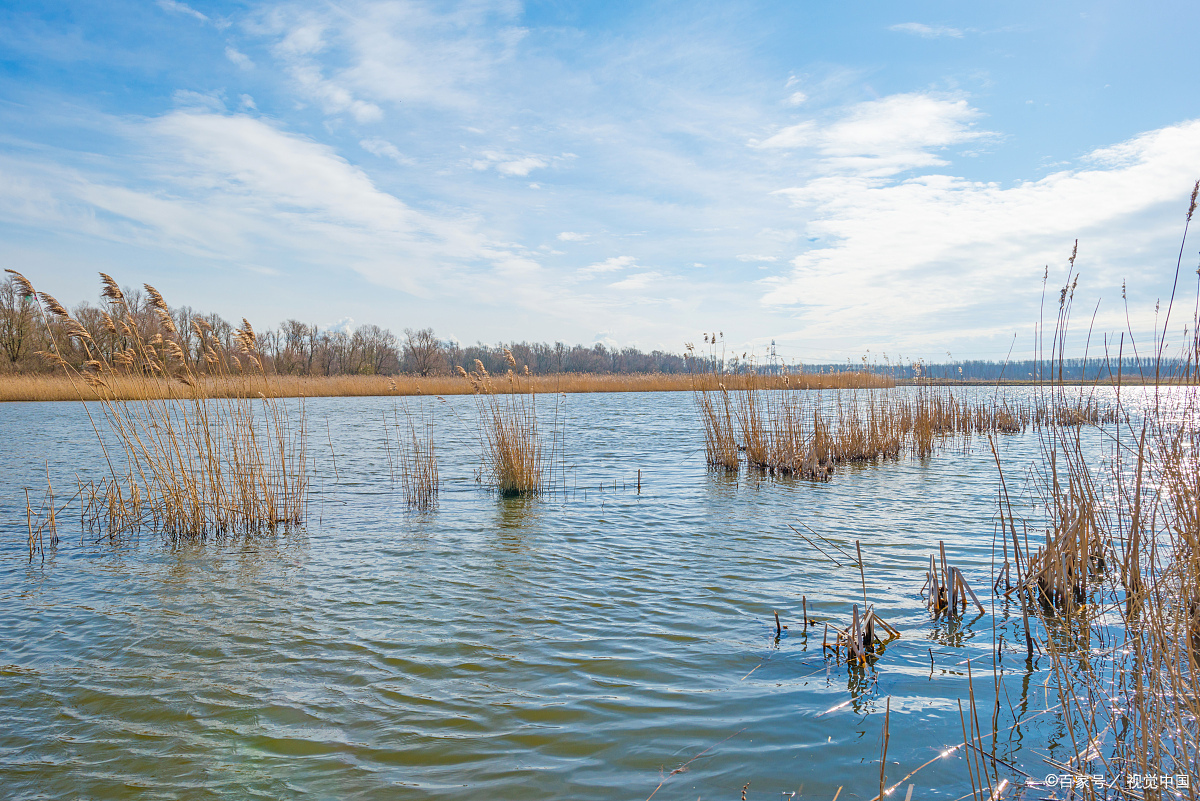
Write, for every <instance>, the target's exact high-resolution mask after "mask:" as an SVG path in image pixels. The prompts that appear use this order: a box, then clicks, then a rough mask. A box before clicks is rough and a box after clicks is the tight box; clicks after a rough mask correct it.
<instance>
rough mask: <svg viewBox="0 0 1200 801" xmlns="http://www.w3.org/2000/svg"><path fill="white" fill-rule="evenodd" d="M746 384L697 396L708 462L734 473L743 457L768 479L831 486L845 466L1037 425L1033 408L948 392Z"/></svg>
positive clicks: (787, 381)
mask: <svg viewBox="0 0 1200 801" xmlns="http://www.w3.org/2000/svg"><path fill="white" fill-rule="evenodd" d="M740 383H741V386H742V389H741V390H738V391H732V392H731V391H730V390H729V389H727V388H725V387H724V386H723V385H718V391H717V392H712V391H709V390H706V389H697V390H696V391H695V392H694V395H695V401H696V408H697V411H698V412H699V416H700V422H701V425H702V426H703V429H704V442H705V454H706V458H707V461H708V463H709V465H710V466H713V467H718V468H721V469H725V470H730V471H733V470H737V469H738V468H739V466H740V462H741V459H740V455H739V451H740V452H744V454H745V461H746V464H747V465H748V466H749V467H751V468H753V469H757V470H760V471H762V472H765V473H770V474H774V475H781V476H787V475H793V476H799V477H802V478H808V479H814V480H828V479H829V478H830V477H831V475H832V473H833V470H834V466H835V465H836V464H839V463H843V462H870V461H877V460H880V459H894V458H898V457H899V456H900V455H901V454H902V453H911V454H912V455H914V456H917V457H926V456H929V455H931V454H932V453H933V452H934V451H935V450H936V449H937V448H938V447H941V446H944V445H946V444H948V443H949V442H951V441H953V440H955V439H957V440H958V441H961V442H966V441H967V440H969V439H970V438H971V437H973V436H976V435H981V434H987V433H1013V432H1019V431H1023V430H1025V429H1026V428H1027V427H1028V426H1029V425H1030V424H1031V422H1032V421H1033V420H1034V418H1035V414H1034V410H1033V408H1032V407H1031V406H1022V405H1018V404H1015V403H1011V402H1007V401H1004V402H1001V401H999V400H998V399H993V400H990V401H989V400H974V401H971V400H968V399H966V397H965V396H962V395H961V394H960V393H961V390H956V389H952V388H945V387H938V388H933V387H919V388H916V389H913V390H908V391H905V392H902V393H897V392H892V391H890V390H887V389H868V390H859V389H835V390H834V391H833V392H832V393H823V394H821V395H817V394H808V393H796V392H789V391H788V390H789V389H791V388H792V387H791V385H790V379H789V378H788V377H784V378H783V379H782V381H780V382H769V383H768V382H763V383H765V384H767V385H768V386H772V385H773V386H775V387H778V388H769V389H767V388H764V387H763V386H762V385H760V384H759V382H758V380H757V377H756V376H754V375H753V374H751V375H749V376H746V377H744V378H743V380H742V381H741V382H740Z"/></svg>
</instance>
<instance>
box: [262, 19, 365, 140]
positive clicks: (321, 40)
mask: <svg viewBox="0 0 1200 801" xmlns="http://www.w3.org/2000/svg"><path fill="white" fill-rule="evenodd" d="M251 30H253V31H264V32H269V33H272V34H275V35H277V36H280V37H281V38H279V40H278V41H277V42H276V43H275V45H274V46H273V47H272V48H271V52H272V53H274V55H275V57H276V58H278V59H279V60H280V61H281V62H283V65H284V68H285V70H286V72H287V73H288V75H289V76H290V77H291V79H292V82H293V83H294V84H295V86H296V88H297V90H298V91H299V92H300V93H301V94H302V95H304V96H305V97H307V98H309V99H310V100H313V101H315V102H317V103H319V104H320V105H321V108H322V110H323V111H324V112H325V113H326V114H329V115H336V114H349V115H350V116H352V117H353V118H354V119H355V120H356V121H358V122H360V123H367V122H377V121H378V120H380V119H382V118H383V109H381V108H380V107H379V106H378V105H376V104H375V103H372V102H370V101H367V100H363V99H362V98H359V97H356V96H355V94H354V92H353V91H352V90H351V88H349V87H348V85H347V82H346V81H344V80H342V79H340V78H337V77H335V78H328V77H326V75H325V73H324V70H323V69H322V67H321V65H320V63H319V61H318V60H317V56H319V55H320V54H322V53H323V52H324V51H325V50H326V49H328V47H329V44H328V43H327V42H326V40H325V33H326V24H325V23H324V21H322V20H321V19H320V18H319V17H318V16H316V15H314V14H312V13H307V12H306V13H302V14H300V15H299V17H298V18H294V17H291V16H290V15H289V13H288V11H287V10H285V9H279V8H277V9H274V10H273V11H272V12H270V13H268V15H267V17H266V21H265V22H264V23H262V25H260V26H252V28H251Z"/></svg>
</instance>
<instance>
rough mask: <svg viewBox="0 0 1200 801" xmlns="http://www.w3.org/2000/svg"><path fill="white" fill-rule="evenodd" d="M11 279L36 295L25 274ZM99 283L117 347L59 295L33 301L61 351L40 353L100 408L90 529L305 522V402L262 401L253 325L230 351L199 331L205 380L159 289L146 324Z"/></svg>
mask: <svg viewBox="0 0 1200 801" xmlns="http://www.w3.org/2000/svg"><path fill="white" fill-rule="evenodd" d="M9 272H12V271H9ZM13 275H14V276H15V277H16V278H17V279H18V280H19V282H20V283H21V284H22V285H23V286H25V287H26V288H27V289H28V291H29V292H31V293H32V292H33V291H34V290H33V287H32V285H31V284H30V283H29V282H28V280H27V279H25V278H24V276H20V275H19V274H17V273H13ZM101 278H102V282H103V285H104V291H103V296H104V298H105V299H106V301H107V302H108V312H106V314H107V315H108V317H107V319H108V320H109V322H110V324H111V328H110V331H111V332H112V333H113V335H114V338H113V343H111V344H109V345H103V346H102V344H101V343H98V342H97V341H96V340H95V339H94V338H93V335H92V334H91V333H89V332H88V330H87V329H86V328H84V327H83V326H82V325H81V324H80V323H79V322H78V321H76V320H74V319H72V318H71V316H70V314H69V313H68V312H67V311H66V309H65V308H63V307H62V305H61V304H59V303H58V302H57V301H56V300H54V298H52V297H50V296H49V295H46V294H45V293H39V294H38V295H37V297H39V298H40V299H41V301H42V304H41V319H42V322H43V324H45V325H46V328H47V330H48V331H49V332H50V335H51V341H52V343H53V344H52V346H51V349H50V350H49V351H47V352H44V353H43V354H42V356H43V357H44V358H45V359H46V360H47V361H49V362H50V363H51V364H53V365H55V366H56V367H57V368H58V370H59V372H60V376H61V378H60V380H62V381H66V382H67V383H68V384H69V385H70V387H71V388H72V391H73V392H74V393H75V396H76V399H78V400H80V401H96V402H97V403H95V408H96V413H95V414H93V407H92V405H89V404H87V403H85V404H84V407H83V408H84V412H85V414H86V415H87V416H88V418H89V420H90V421H91V423H92V427H93V430H94V432H95V434H96V436H97V439H98V441H99V444H100V447H101V450H102V452H103V454H104V457H105V460H106V464H107V466H108V474H107V475H106V476H104V477H103V478H100V479H98V480H97V481H95V482H93V483H92V485H91V488H90V490H88V491H87V492H85V491H84V489H83V488H82V487H81V490H80V496H81V497H83V498H84V499H85V500H84V501H83V503H82V512H83V520H84V523H85V526H87V527H89V528H91V529H92V530H93V531H95V532H98V533H99V532H102V533H103V534H104V535H105V536H108V537H110V538H113V539H117V538H120V537H123V536H125V535H127V534H130V533H132V532H135V531H138V530H140V529H142V528H146V527H148V528H151V529H153V530H155V531H157V532H160V533H161V534H163V535H164V536H167V537H169V538H176V539H204V538H206V537H209V536H220V535H227V534H251V533H255V532H261V531H266V530H275V529H277V528H278V527H280V526H291V525H299V524H302V523H303V520H304V514H305V506H306V498H307V488H308V477H307V461H306V427H305V415H304V406H303V400H301V402H300V403H299V404H296V405H295V410H293V409H292V408H289V405H285V404H284V403H281V402H279V401H276V400H274V399H270V398H267V397H265V395H264V393H263V391H262V390H263V389H265V388H266V375H265V373H264V372H263V369H262V357H261V356H260V355H259V353H258V348H257V338H256V335H255V333H254V329H253V328H252V327H251V326H250V324H249V323H248V322H246V321H245V320H243V321H242V326H241V327H240V328H239V329H237V330H236V331H235V333H234V337H233V340H232V341H231V342H228V343H226V342H223V341H221V340H220V339H219V338H217V337H215V336H213V333H212V331H211V329H210V328H209V327H207V325H205V324H204V323H202V322H197V323H195V324H194V328H193V331H192V332H191V333H192V334H193V335H194V336H195V339H196V341H197V342H198V343H199V345H198V352H200V353H202V354H203V356H202V363H203V364H204V370H205V372H204V373H201V372H200V367H199V365H200V363H201V362H197V361H195V360H192V359H190V358H189V356H188V351H187V350H185V348H184V344H183V342H184V340H183V339H182V338H181V336H180V332H179V331H178V330H177V328H176V326H175V323H174V320H173V318H172V316H171V313H170V309H169V308H168V307H167V305H166V302H165V301H164V300H163V298H162V296H161V295H160V294H159V293H158V292H157V291H156V290H155V289H154V288H153V287H151V286H148V285H147V286H146V292H147V294H148V295H149V297H150V306H151V309H150V310H151V312H152V314H151V316H150V317H146V316H145V315H140V316H139V315H137V314H135V313H134V309H132V308H131V306H130V304H129V303H128V301H127V300H126V298H125V296H124V293H123V292H122V291H121V290H120V288H119V287H118V285H117V283H116V281H114V280H113V279H112V278H110V277H109V276H107V275H104V274H103V273H102V274H101ZM52 319H53V320H54V322H55V325H54V326H51V325H50V321H51V320H52ZM57 331H66V332H67V336H69V338H70V339H71V340H73V342H74V344H75V345H76V346H77V347H78V348H79V349H81V350H82V351H83V352H84V354H85V355H86V357H87V358H86V361H85V362H84V364H83V366H82V368H81V369H77V368H75V367H74V366H72V365H71V364H69V363H68V362H67V361H65V360H64V359H63V358H62V357H61V356H60V355H59V354H60V353H61V352H63V351H64V346H65V345H66V343H65V342H62V341H59V340H58V339H55V336H56V333H55V332H57ZM213 380H215V381H218V382H220V383H221V385H222V386H223V387H224V391H223V393H222V394H220V395H219V396H214V395H211V394H209V393H208V392H206V390H205V385H206V382H210V381H213ZM118 386H119V387H121V391H120V392H118V391H117V390H116V389H115V388H116V387H118ZM108 435H112V436H111V438H110V437H109V436H108ZM110 440H111V441H115V443H116V444H115V447H113V448H110V446H109V445H108V444H107V443H108V442H109V441H110Z"/></svg>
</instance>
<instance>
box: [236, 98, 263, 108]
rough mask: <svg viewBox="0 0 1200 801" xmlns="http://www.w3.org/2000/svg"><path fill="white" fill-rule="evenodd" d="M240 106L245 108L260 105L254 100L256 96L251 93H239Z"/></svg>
mask: <svg viewBox="0 0 1200 801" xmlns="http://www.w3.org/2000/svg"><path fill="white" fill-rule="evenodd" d="M238 106H239V107H240V108H243V109H251V110H254V109H257V108H258V106H257V105H256V104H255V102H254V98H253V97H251V96H250V95H238Z"/></svg>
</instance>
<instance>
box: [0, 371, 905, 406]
mask: <svg viewBox="0 0 1200 801" xmlns="http://www.w3.org/2000/svg"><path fill="white" fill-rule="evenodd" d="M194 378H195V380H196V383H197V385H198V387H199V388H200V389H201V390H202V391H203V393H204V394H205V396H207V397H210V398H221V397H238V396H239V393H241V391H242V381H241V377H240V376H234V377H232V380H231V377H229V376H222V375H206V374H201V375H196V376H194ZM785 378H787V380H788V381H790V385H791V388H793V389H837V388H842V389H848V388H853V387H876V386H878V387H886V386H892V385H893V383H892V382H891V380H890V379H886V378H882V377H880V376H874V375H871V374H869V373H833V374H816V373H793V374H791V375H790V376H786V377H785V376H772V377H770V379H766V381H767V382H768V385H769V386H773V387H776V388H777V387H778V386H781V385H783V382H784V379H785ZM110 379H111V380H108V379H106V381H107V384H108V386H107V387H106V388H105V391H104V392H97V391H95V390H93V389H92V388H91V387H87V386H84V387H80V386H78V384H77V383H76V382H72V381H71V380H70V379H69V378H67V377H66V376H63V375H62V374H61V373H59V374H54V375H15V374H0V402H2V401H75V400H79V399H80V396H81V395H82V397H83V398H84V399H85V400H97V401H98V400H104V399H110V400H146V399H149V398H169V397H172V393H173V391H174V389H173V387H172V386H171V381H170V380H167V379H162V378H157V379H156V378H155V377H154V376H137V377H130V376H122V375H113V376H111V377H110ZM259 379H260V380H259V382H258V385H257V387H256V390H257V391H258V392H262V393H263V395H265V396H266V397H268V398H299V397H306V398H319V397H373V396H386V395H392V396H407V395H471V394H474V392H475V389H474V388H473V387H472V385H471V382H470V381H469V380H464V379H463V378H462V377H461V376H458V375H439V376H411V375H397V376H386V375H339V376H296V375H274V374H270V373H266V374H263V375H261V376H260V377H259ZM751 381H756V382H759V383H762V382H763V381H764V379H756V378H753V377H751V376H747V375H723V376H722V375H714V374H704V375H696V376H691V375H687V374H666V373H643V374H631V375H603V374H593V373H559V374H551V375H522V378H521V383H520V386H519V387H514V388H513V391H514V392H517V393H527V394H539V395H540V394H549V393H562V392H566V393H581V392H691V391H694V390H696V389H697V388H702V389H707V390H710V391H714V390H716V389H717V388H718V385H719V384H724V385H725V386H726V387H728V388H729V389H731V390H736V389H741V388H743V387H744V386H746V384H747V383H749V382H751Z"/></svg>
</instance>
